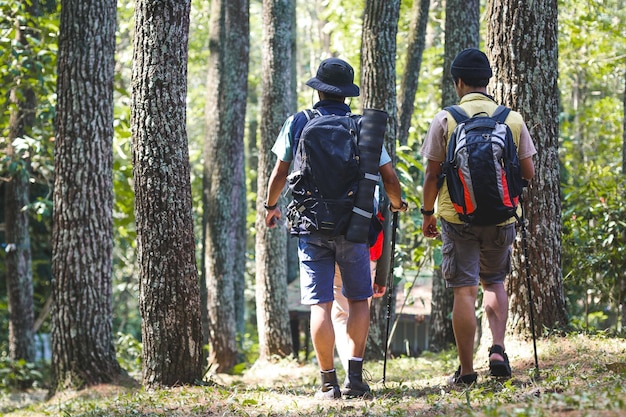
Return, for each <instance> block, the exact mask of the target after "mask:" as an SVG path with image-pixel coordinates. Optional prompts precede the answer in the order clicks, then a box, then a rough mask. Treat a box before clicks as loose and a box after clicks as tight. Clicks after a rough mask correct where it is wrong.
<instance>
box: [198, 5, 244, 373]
mask: <svg viewBox="0 0 626 417" xmlns="http://www.w3.org/2000/svg"><path fill="white" fill-rule="evenodd" d="M211 7H212V11H211V25H210V28H211V33H210V40H209V49H210V56H209V68H208V80H207V107H206V138H205V142H204V158H203V159H204V185H203V207H204V228H205V230H204V235H205V240H204V266H205V277H206V286H207V308H208V321H209V323H208V328H209V338H208V341H209V345H210V352H209V363H210V364H212V365H217V366H216V371H217V372H224V371H226V370H229V369H231V368H232V367H233V366H234V365H235V364H236V362H237V343H236V340H237V319H236V316H237V314H236V311H237V303H236V301H238V302H239V309H242V308H243V288H244V285H243V282H244V266H245V235H246V233H245V229H246V226H245V222H246V216H245V213H246V211H245V195H246V183H245V178H244V175H245V174H244V140H243V139H244V130H245V124H244V123H242V121H244V120H245V116H246V99H247V91H248V89H247V86H248V82H247V81H248V55H249V36H250V35H249V33H250V32H249V17H248V11H249V3H248V0H228V1H226V0H214V1H213V3H212V4H211Z"/></svg>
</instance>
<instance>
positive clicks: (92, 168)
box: [51, 0, 122, 393]
mask: <svg viewBox="0 0 626 417" xmlns="http://www.w3.org/2000/svg"><path fill="white" fill-rule="evenodd" d="M115 23H116V3H115V1H93V0H86V1H82V2H72V1H64V2H63V4H62V7H61V26H60V36H59V53H58V82H57V92H58V93H57V94H58V106H57V126H56V127H57V135H56V141H55V167H54V168H55V184H54V196H53V198H54V217H53V231H52V235H53V238H52V239H53V242H52V252H53V256H52V274H53V282H52V295H53V300H54V301H53V307H52V315H51V327H52V337H51V344H52V384H51V391H52V392H53V393H54V392H55V391H56V390H62V389H65V388H81V387H83V386H85V385H92V384H98V383H107V382H112V381H115V380H116V379H117V378H118V377H119V376H121V375H122V370H121V368H120V366H119V364H118V362H117V360H116V358H115V349H114V345H113V333H112V328H111V322H112V309H111V259H112V247H113V230H112V206H113V181H112V159H113V152H112V141H113V74H114V53H115Z"/></svg>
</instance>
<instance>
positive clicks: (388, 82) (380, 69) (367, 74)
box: [361, 0, 400, 359]
mask: <svg viewBox="0 0 626 417" xmlns="http://www.w3.org/2000/svg"><path fill="white" fill-rule="evenodd" d="M399 15H400V1H399V0H366V2H365V15H364V17H363V34H362V39H361V96H362V99H361V100H362V103H363V108H364V109H367V108H370V109H378V110H384V111H386V112H387V113H388V114H389V119H388V121H387V131H386V134H385V146H386V148H387V151H388V152H389V155H390V156H391V157H392V160H393V161H395V154H396V139H397V130H398V120H397V104H396V98H397V97H396V35H397V32H398V17H399ZM391 218H392V216H391V213H389V215H387V216H386V218H385V222H384V223H385V224H384V225H383V227H384V235H385V236H386V239H385V242H384V245H383V254H382V256H381V260H379V264H380V268H381V271H383V270H386V271H389V268H393V265H388V266H387V267H385V265H383V263H384V262H389V260H390V259H391V258H393V254H391V250H390V245H391V236H392V230H391V228H392V225H391ZM377 274H378V272H377ZM387 290H388V291H391V295H392V298H391V300H389V298H388V296H385V297H382V298H380V299H374V300H372V305H371V308H370V331H369V335H368V338H367V344H366V347H365V356H366V358H368V359H381V358H382V357H383V355H384V352H385V342H384V340H385V334H386V331H387V314H388V312H387V305H388V303H389V302H390V303H391V311H390V313H389V314H390V317H389V320H390V321H391V322H393V317H394V316H395V304H396V302H395V300H396V289H395V288H388V289H387Z"/></svg>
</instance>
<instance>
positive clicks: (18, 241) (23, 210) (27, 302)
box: [4, 0, 39, 385]
mask: <svg viewBox="0 0 626 417" xmlns="http://www.w3.org/2000/svg"><path fill="white" fill-rule="evenodd" d="M24 8H25V10H26V12H27V15H26V22H27V24H26V25H24V26H23V27H22V26H20V25H17V27H16V31H15V32H16V37H15V40H16V42H17V44H18V45H19V46H20V47H21V48H23V49H28V48H29V42H28V38H27V36H26V35H27V34H28V35H29V36H34V37H35V38H36V37H37V35H36V32H35V31H34V30H33V29H34V24H35V23H34V22H33V19H31V17H35V16H38V15H39V3H38V2H37V1H36V0H35V1H33V2H32V3H26V2H24ZM29 32H30V33H29ZM32 71H33V70H32V69H31V70H30V71H27V72H32ZM33 76H35V75H34V74H33ZM16 84H17V83H16ZM20 84H22V85H25V86H28V85H29V83H28V82H23V83H20ZM9 100H10V102H11V103H12V104H13V107H12V108H11V111H10V117H9V137H8V138H7V139H8V146H7V156H8V157H9V158H10V159H11V161H12V163H13V164H14V166H15V167H16V169H15V170H14V172H13V173H12V175H11V177H10V178H9V181H8V182H7V183H6V184H5V189H4V224H5V237H6V242H7V249H6V274H7V295H8V304H9V305H8V307H9V357H10V358H11V360H13V361H17V360H19V359H23V360H26V361H27V362H33V361H34V360H35V339H34V328H33V326H34V321H35V313H34V307H33V272H32V256H31V246H30V232H29V220H28V210H27V207H28V203H29V200H30V199H29V191H30V187H29V185H30V183H29V181H30V171H31V170H30V157H29V151H25V152H19V151H18V150H17V149H14V148H13V141H14V140H15V139H18V138H22V137H24V136H26V135H30V134H31V133H30V132H31V131H32V127H33V124H34V121H35V106H36V101H37V100H36V97H35V93H34V91H33V90H32V88H30V87H23V88H19V87H14V88H13V89H12V90H11V92H10V97H9ZM9 245H10V246H9ZM28 384H29V383H28V382H26V385H28Z"/></svg>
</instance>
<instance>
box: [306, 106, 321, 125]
mask: <svg viewBox="0 0 626 417" xmlns="http://www.w3.org/2000/svg"><path fill="white" fill-rule="evenodd" d="M302 113H304V115H305V116H306V120H307V122H310V121H311V120H313V119H315V118H316V117H317V116H322V112H320V111H319V110H318V109H304V110H302Z"/></svg>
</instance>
